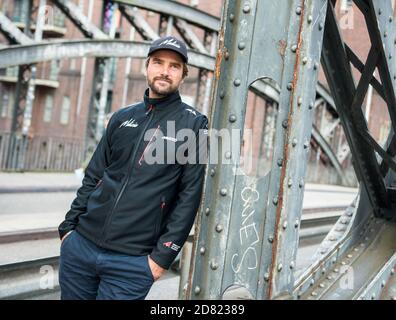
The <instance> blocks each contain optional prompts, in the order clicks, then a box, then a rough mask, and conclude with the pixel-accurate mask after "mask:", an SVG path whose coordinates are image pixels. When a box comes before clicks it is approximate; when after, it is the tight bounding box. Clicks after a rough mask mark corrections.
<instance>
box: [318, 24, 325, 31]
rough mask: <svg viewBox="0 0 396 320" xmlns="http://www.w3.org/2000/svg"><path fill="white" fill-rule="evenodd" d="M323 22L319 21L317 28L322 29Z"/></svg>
mask: <svg viewBox="0 0 396 320" xmlns="http://www.w3.org/2000/svg"><path fill="white" fill-rule="evenodd" d="M323 27H324V24H323V22H321V23H319V30H323Z"/></svg>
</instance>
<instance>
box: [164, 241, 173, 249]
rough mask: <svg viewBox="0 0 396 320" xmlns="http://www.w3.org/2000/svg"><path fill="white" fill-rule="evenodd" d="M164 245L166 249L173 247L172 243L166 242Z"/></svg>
mask: <svg viewBox="0 0 396 320" xmlns="http://www.w3.org/2000/svg"><path fill="white" fill-rule="evenodd" d="M163 245H164V246H165V247H168V248H170V247H171V246H172V241H168V242H164V243H163Z"/></svg>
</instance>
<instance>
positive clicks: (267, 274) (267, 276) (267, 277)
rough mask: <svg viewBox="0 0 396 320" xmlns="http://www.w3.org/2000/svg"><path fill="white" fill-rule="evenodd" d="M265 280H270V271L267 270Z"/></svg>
mask: <svg viewBox="0 0 396 320" xmlns="http://www.w3.org/2000/svg"><path fill="white" fill-rule="evenodd" d="M264 280H265V281H268V280H269V273H268V272H266V273H265V274H264Z"/></svg>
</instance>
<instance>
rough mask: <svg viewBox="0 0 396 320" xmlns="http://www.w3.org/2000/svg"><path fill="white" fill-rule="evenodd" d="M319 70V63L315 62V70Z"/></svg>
mask: <svg viewBox="0 0 396 320" xmlns="http://www.w3.org/2000/svg"><path fill="white" fill-rule="evenodd" d="M318 68H319V63H317V62H315V63H314V70H317V69H318Z"/></svg>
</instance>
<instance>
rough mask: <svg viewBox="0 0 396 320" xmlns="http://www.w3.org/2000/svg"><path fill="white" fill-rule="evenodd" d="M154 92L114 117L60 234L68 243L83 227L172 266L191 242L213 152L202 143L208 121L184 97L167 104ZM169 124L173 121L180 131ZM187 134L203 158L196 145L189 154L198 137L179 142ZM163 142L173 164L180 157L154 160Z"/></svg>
mask: <svg viewBox="0 0 396 320" xmlns="http://www.w3.org/2000/svg"><path fill="white" fill-rule="evenodd" d="M147 94H148V90H147V91H146V93H145V96H144V102H142V103H139V104H137V105H133V106H129V107H126V108H123V109H121V110H119V111H117V112H116V113H115V114H114V115H113V116H112V118H111V119H110V121H109V124H108V127H107V130H106V132H105V134H104V135H103V137H102V139H101V141H100V142H99V144H98V147H97V148H96V150H95V153H94V154H93V156H92V159H91V161H90V162H89V164H88V167H87V168H86V171H85V176H84V179H83V182H82V186H81V187H80V188H79V190H78V191H77V197H76V198H75V199H74V201H73V203H72V205H71V209H70V211H69V212H68V213H67V214H66V218H65V220H64V221H63V222H62V223H61V224H60V226H59V235H60V237H61V238H62V237H63V235H65V234H66V233H67V232H68V231H70V230H73V229H76V230H77V231H78V232H79V233H81V234H82V235H83V236H85V237H86V238H88V239H89V240H91V241H93V242H94V243H96V244H97V245H98V246H99V247H102V248H105V249H111V250H114V251H117V252H120V253H125V254H129V255H147V254H150V256H151V258H152V259H153V260H154V261H155V262H156V263H157V264H159V265H160V266H161V267H163V268H166V269H168V268H169V266H170V265H171V263H172V262H173V260H174V259H175V258H176V256H177V254H178V252H179V251H180V249H181V247H182V246H183V244H184V242H185V241H186V239H187V236H188V234H189V232H190V230H191V227H192V225H193V223H194V218H195V214H196V212H197V210H198V207H199V204H200V199H201V192H202V184H203V178H204V170H205V165H204V164H202V155H203V156H204V157H206V155H205V152H202V151H203V149H205V150H206V151H207V149H206V148H205V146H206V143H205V144H203V142H204V139H206V137H205V136H204V139H200V138H199V137H201V138H202V135H198V134H199V131H200V133H201V134H202V133H204V134H205V133H206V134H207V130H205V129H207V124H208V121H207V118H206V117H205V116H204V115H202V114H201V113H199V112H198V111H197V110H195V109H193V108H192V107H190V106H188V105H186V104H185V103H183V102H182V101H181V99H180V95H179V93H178V92H176V93H173V94H172V95H170V96H168V97H165V98H163V99H149V98H148V95H147ZM168 121H174V124H175V132H172V131H174V130H173V129H169V128H170V127H168V126H169V124H168ZM149 129H152V130H149ZM180 129H192V130H193V131H191V132H193V133H195V138H196V141H197V142H198V141H200V142H201V147H200V148H201V149H202V150H199V151H200V152H201V153H199V154H198V152H196V153H195V154H194V152H191V148H190V149H189V150H188V151H186V152H183V150H185V149H186V148H183V146H185V147H187V145H188V143H187V141H188V140H190V142H191V141H193V140H192V139H190V138H188V139H187V137H184V138H180V137H178V136H177V135H176V134H177V133H178V132H179V131H178V130H180ZM200 129H201V130H200ZM148 130H149V131H148ZM162 133H163V135H164V137H165V138H164V137H161V134H162ZM145 135H146V136H145ZM176 138H177V139H176ZM161 139H162V140H163V142H166V143H165V144H164V148H165V150H164V151H165V155H166V157H167V160H169V159H170V158H172V157H173V158H174V161H173V163H168V161H167V162H166V163H162V164H161V163H155V164H149V163H147V162H148V161H146V159H145V155H146V157H147V150H151V151H152V150H153V147H154V145H153V143H154V142H155V141H157V142H159V141H160V140H161ZM180 146H181V147H180ZM179 147H180V148H179ZM198 147H199V143H197V148H198ZM158 150H160V151H161V149H158ZM178 150H179V151H178ZM180 150H182V154H183V155H187V153H189V154H188V156H189V157H190V158H189V159H190V160H191V159H192V158H194V157H195V160H197V161H196V162H197V163H195V164H194V163H191V162H193V161H189V162H188V163H185V161H178V160H179V159H180V158H177V157H176V156H175V153H176V152H180ZM196 151H197V150H196ZM159 153H160V152H159ZM159 153H158V154H159ZM151 154H152V155H154V156H155V155H157V151H155V152H152V153H151ZM191 154H192V157H191ZM198 155H199V156H200V157H201V161H198ZM171 160H172V159H171ZM171 162H172V161H171Z"/></svg>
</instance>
